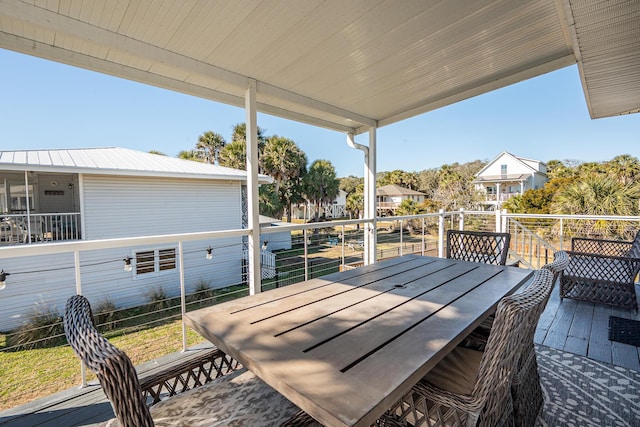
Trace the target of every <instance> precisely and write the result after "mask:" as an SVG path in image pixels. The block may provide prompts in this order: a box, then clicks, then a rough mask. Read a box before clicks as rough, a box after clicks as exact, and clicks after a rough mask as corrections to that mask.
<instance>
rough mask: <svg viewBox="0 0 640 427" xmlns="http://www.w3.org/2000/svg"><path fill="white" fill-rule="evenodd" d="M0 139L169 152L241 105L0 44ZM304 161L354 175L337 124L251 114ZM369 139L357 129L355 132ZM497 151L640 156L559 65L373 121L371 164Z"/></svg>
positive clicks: (629, 134)
mask: <svg viewBox="0 0 640 427" xmlns="http://www.w3.org/2000/svg"><path fill="white" fill-rule="evenodd" d="M0 93H1V94H2V97H1V101H0V150H15V149H36V148H72V147H105V146H119V147H127V148H132V149H137V150H141V151H148V150H152V149H153V150H159V151H162V152H163V153H166V154H167V155H170V156H175V155H176V154H177V153H178V152H179V151H181V150H188V149H192V148H193V147H194V145H195V143H196V141H197V139H198V136H199V135H201V134H202V133H203V132H205V131H208V130H213V131H214V132H218V133H220V134H222V135H223V136H224V137H225V138H226V139H227V140H229V139H230V135H231V129H232V127H233V126H234V125H235V124H237V123H241V122H243V121H244V119H245V116H244V110H243V109H240V108H236V107H231V106H227V105H224V104H220V103H215V102H212V101H208V100H203V99H199V98H195V97H192V96H188V95H183V94H180V93H176V92H171V91H167V90H164V89H159V88H156V87H152V86H147V85H143V84H139V83H135V82H130V81H127V80H122V79H118V78H115V77H111V76H107V75H103V74H99V73H95V72H91V71H87V70H83V69H79V68H74V67H69V66H66V65H63V64H58V63H55V62H51V61H46V60H42V59H38V58H35V57H30V56H27V55H22V54H18V53H14V52H10V51H7V50H3V49H0ZM258 125H259V126H260V127H261V128H263V129H265V131H266V132H265V133H266V135H274V134H277V135H280V136H284V137H288V138H291V139H293V140H294V141H295V142H296V143H297V144H298V145H299V146H300V148H302V150H303V151H304V152H305V153H306V154H307V157H308V158H309V162H312V161H313V160H316V159H327V160H329V161H331V163H333V165H334V166H335V167H336V171H337V173H338V176H347V175H357V176H362V170H363V167H362V163H363V158H362V153H361V152H360V151H357V150H353V149H351V148H349V147H347V145H346V142H345V140H346V137H345V135H344V134H342V133H339V132H334V131H329V130H326V129H321V128H316V127H314V126H310V125H305V124H301V123H297V122H293V121H289V120H284V119H280V118H277V117H272V116H268V115H263V114H260V115H258ZM356 141H357V142H361V143H363V144H367V143H368V136H367V135H366V134H364V135H360V136H358V137H357V138H356ZM501 151H509V152H511V153H513V154H515V155H518V156H522V157H527V158H532V159H539V160H542V161H548V160H552V159H558V160H564V159H572V160H581V161H603V160H610V159H611V158H613V157H614V156H616V155H619V154H631V155H634V156H636V157H638V156H639V155H640V114H632V115H628V116H621V117H612V118H606V119H597V120H592V119H591V118H590V117H589V113H588V111H587V107H586V101H585V99H584V95H583V92H582V87H581V83H580V79H579V76H578V70H577V67H575V66H572V67H568V68H565V69H562V70H559V71H556V72H553V73H549V74H546V75H543V76H540V77H537V78H534V79H530V80H528V81H525V82H521V83H519V84H516V85H512V86H509V87H507V88H504V89H501V90H497V91H494V92H491V93H488V94H485V95H482V96H479V97H476V98H472V99H469V100H466V101H463V102H459V103H457V104H454V105H451V106H448V107H444V108H441V109H439V110H436V111H432V112H429V113H426V114H423V115H420V116H417V117H414V118H412V119H409V120H405V121H403V122H400V123H396V124H393V125H390V126H386V127H383V128H380V129H379V130H378V171H390V170H394V169H402V170H405V171H420V170H423V169H429V168H434V167H439V166H441V165H443V164H445V163H454V162H459V163H464V162H468V161H473V160H476V159H484V160H490V159H492V158H493V157H495V156H496V155H498V154H499V153H500V152H501Z"/></svg>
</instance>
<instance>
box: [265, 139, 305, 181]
mask: <svg viewBox="0 0 640 427" xmlns="http://www.w3.org/2000/svg"><path fill="white" fill-rule="evenodd" d="M262 167H263V171H264V173H266V174H267V175H269V176H271V177H272V178H273V179H274V180H275V181H276V192H279V191H280V184H281V183H282V182H283V181H285V180H287V179H289V178H295V177H297V176H300V175H301V174H302V173H303V172H304V170H305V169H306V167H307V156H306V155H305V154H304V152H303V151H302V150H300V148H299V147H298V146H297V145H296V143H295V142H293V141H292V140H290V139H288V138H282V137H279V136H277V135H274V136H272V137H271V138H269V139H268V140H267V143H266V144H265V147H264V151H263V152H262Z"/></svg>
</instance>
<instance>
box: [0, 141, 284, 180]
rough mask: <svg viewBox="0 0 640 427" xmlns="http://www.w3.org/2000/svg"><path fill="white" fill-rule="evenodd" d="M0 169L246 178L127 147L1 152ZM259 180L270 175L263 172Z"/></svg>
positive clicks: (233, 171) (241, 173)
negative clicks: (264, 174)
mask: <svg viewBox="0 0 640 427" xmlns="http://www.w3.org/2000/svg"><path fill="white" fill-rule="evenodd" d="M0 170H5V171H6V170H11V171H25V170H28V171H33V172H56V173H58V172H65V173H84V174H93V175H96V174H98V175H125V176H147V177H171V178H190V179H217V180H235V181H238V180H240V181H245V180H246V179H247V173H246V172H245V171H242V170H238V169H232V168H227V167H224V166H217V165H212V164H208V163H201V162H196V161H192V160H183V159H178V158H175V157H168V156H162V155H159V154H151V153H145V152H142V151H136V150H130V149H128V148H119V147H111V148H73V149H53V150H17V151H0ZM259 178H260V181H262V182H271V178H269V177H267V176H263V175H260V176H259Z"/></svg>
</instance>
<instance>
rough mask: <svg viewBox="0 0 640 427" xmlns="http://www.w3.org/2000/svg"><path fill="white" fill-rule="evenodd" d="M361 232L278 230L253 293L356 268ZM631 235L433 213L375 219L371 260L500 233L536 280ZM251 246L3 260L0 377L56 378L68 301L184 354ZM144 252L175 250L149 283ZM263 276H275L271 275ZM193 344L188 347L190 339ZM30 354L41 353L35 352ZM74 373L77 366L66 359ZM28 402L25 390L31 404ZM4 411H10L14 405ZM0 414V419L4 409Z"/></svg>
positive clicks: (104, 324) (174, 239) (161, 256)
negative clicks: (28, 372) (464, 236)
mask: <svg viewBox="0 0 640 427" xmlns="http://www.w3.org/2000/svg"><path fill="white" fill-rule="evenodd" d="M70 215H76V214H70ZM73 219H74V221H76V223H77V222H78V220H79V217H77V216H73ZM365 223H366V221H360V220H345V221H327V222H320V223H310V224H299V225H294V224H292V225H286V226H283V227H275V228H277V229H278V230H281V229H283V230H287V232H288V233H290V236H287V238H288V239H290V241H291V248H290V249H281V250H278V251H275V254H271V255H269V254H265V257H266V258H265V257H263V259H262V262H263V264H271V262H272V260H275V267H273V268H275V272H276V273H277V274H275V275H273V277H270V276H271V275H270V274H267V275H263V279H262V290H263V291H266V290H269V289H272V288H275V287H280V286H287V285H288V284H291V283H295V282H299V281H302V280H308V279H312V278H316V277H321V276H324V275H327V274H330V273H333V272H337V271H340V270H344V269H349V268H354V267H357V266H360V265H363V264H364V263H365V259H364V246H365V241H366V240H367V239H366V238H365V227H364V224H365ZM639 228H640V218H638V217H602V216H599V217H588V216H567V215H517V214H506V213H505V212H500V211H497V212H485V211H455V212H438V213H432V214H423V215H414V216H402V217H386V218H377V220H376V241H377V245H376V248H375V253H376V259H378V260H382V259H386V258H391V257H397V256H402V255H405V254H409V253H415V254H421V255H431V256H444V253H445V249H446V247H445V246H446V242H445V237H444V236H445V235H446V230H448V229H467V230H480V231H482V230H484V231H494V230H497V231H508V232H510V233H511V234H512V239H511V248H510V252H511V259H512V260H518V261H520V265H521V267H524V268H531V267H533V268H538V267H539V266H541V265H543V264H545V263H546V262H548V261H549V260H551V259H552V258H553V252H554V251H555V250H559V249H568V248H569V245H570V240H571V238H572V237H574V236H598V237H609V238H625V239H628V238H630V237H632V234H633V232H634V231H635V230H637V229H639ZM45 229H46V227H45ZM72 229H73V228H72ZM261 232H263V233H264V234H269V233H270V235H271V237H270V238H271V239H272V240H271V241H270V243H276V242H274V241H273V238H274V234H273V233H274V227H269V228H265V229H262V230H261ZM248 234H249V231H248V230H223V231H212V232H203V233H186V234H174V235H162V236H147V237H136V238H126V239H109V240H88V241H82V240H78V241H67V242H56V241H53V242H47V241H45V242H44V243H43V244H37V245H24V244H22V245H17V244H16V245H12V246H11V247H4V248H0V270H2V271H4V272H5V273H9V275H5V277H4V279H5V280H4V282H5V283H4V289H2V288H3V286H2V285H0V301H2V305H3V310H2V313H0V331H2V332H0V366H10V365H11V360H16V357H18V358H20V359H22V358H24V357H29V355H30V353H31V352H34V351H35V352H39V353H37V360H38V363H39V364H40V365H41V369H44V370H50V371H51V372H57V371H59V370H60V366H62V365H64V364H68V363H69V358H70V357H71V356H70V355H69V354H70V353H68V352H67V353H63V355H58V356H56V357H58V358H56V357H54V356H51V357H49V356H45V354H47V353H46V352H47V351H49V350H50V349H55V347H56V346H60V345H63V344H64V337H63V332H62V330H61V328H60V313H61V312H62V310H63V306H64V302H65V301H66V299H67V298H68V297H69V296H71V295H73V294H75V293H81V294H83V295H85V296H87V297H88V298H89V299H90V301H91V302H92V305H93V307H94V311H95V314H96V316H97V321H98V323H99V326H100V328H103V330H112V331H116V332H114V335H123V334H128V333H143V332H141V331H144V330H155V328H167V325H169V324H173V323H175V324H176V325H177V327H176V328H169V329H162V331H163V332H162V333H163V335H162V340H161V347H162V348H161V350H162V351H165V352H166V353H170V352H175V351H177V350H179V349H181V348H186V347H187V335H188V333H187V329H186V327H185V326H184V324H181V318H182V316H183V314H184V313H185V312H187V311H189V310H193V309H197V308H200V307H203V306H206V305H211V304H215V303H217V302H219V301H224V300H226V299H229V298H235V297H238V296H242V295H247V294H248V293H249V287H248V284H247V282H246V278H247V277H248V276H247V274H246V269H245V266H243V263H242V258H243V256H242V254H243V250H245V249H246V248H245V246H246V236H247V235H248ZM72 235H73V233H72ZM278 235H283V236H286V235H287V233H285V234H282V233H278ZM261 240H262V239H261ZM151 247H160V248H175V251H174V252H171V251H169V252H166V251H165V252H163V251H160V252H159V253H158V254H156V256H157V257H158V260H157V265H156V271H154V272H153V273H152V274H149V275H148V276H149V277H148V278H147V275H145V274H142V273H141V274H136V269H137V264H136V260H135V257H131V258H133V259H132V260H131V259H130V262H131V263H132V266H131V268H130V269H129V271H125V267H127V265H126V261H124V260H126V259H127V254H134V255H135V253H136V251H137V250H138V249H136V248H145V249H144V250H143V252H145V253H146V254H149V253H153V251H151V252H149V250H148V248H151ZM209 248H211V256H209V251H208V249H209ZM47 257H50V258H47ZM264 267H266V268H267V269H271V268H272V266H271V265H269V266H268V267H267V265H264ZM144 268H150V267H148V266H146V267H144ZM131 270H133V271H131ZM145 271H146V270H145ZM145 271H143V272H145ZM132 278H133V280H132ZM32 320H34V321H32ZM198 338H199V337H197V336H196V337H195V338H194V337H193V336H192V338H191V339H198ZM146 344H148V343H146ZM38 347H41V348H40V349H39V350H32V349H35V348H38ZM42 347H44V348H42ZM137 353H141V354H143V356H144V357H143V358H141V359H139V360H135V361H134V362H135V363H142V362H144V361H147V360H150V359H153V358H156V357H158V356H160V354H157V353H153V352H150V351H148V350H146V347H145V351H143V352H139V351H138V352H137ZM34 354H35V353H34ZM52 354H60V353H55V352H53V353H52ZM4 359H6V360H4ZM45 360H46V362H45ZM71 361H72V363H75V364H76V366H79V365H77V361H75V359H73V358H71ZM43 365H44V366H43ZM0 375H3V377H2V378H0V382H2V383H3V384H5V383H6V384H7V388H11V386H12V383H15V382H20V381H21V379H20V378H13V377H10V376H9V374H7V375H8V377H7V378H4V375H5V374H4V373H3V374H0ZM77 375H78V377H77V379H73V381H77V382H84V381H86V378H84V377H80V369H78V370H77ZM52 378H54V376H52ZM80 378H82V379H80ZM60 386H62V387H64V388H68V387H69V383H68V382H67V383H66V385H65V382H64V381H58V378H56V380H55V381H51V382H50V383H47V384H46V385H45V386H42V387H43V388H42V390H40V395H47V394H51V393H53V392H55V391H58V389H57V388H56V387H60ZM33 392H34V390H32V389H31V388H30V389H29V393H33ZM35 393H36V394H37V393H38V390H35ZM3 400H6V399H3ZM3 405H9V406H12V400H11V397H10V398H9V399H8V400H6V403H4V404H3ZM3 405H0V409H6V408H7V406H3Z"/></svg>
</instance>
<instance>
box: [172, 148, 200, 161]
mask: <svg viewBox="0 0 640 427" xmlns="http://www.w3.org/2000/svg"><path fill="white" fill-rule="evenodd" d="M178 158H179V159H184V160H194V161H196V162H201V161H202V158H201V157H200V156H199V155H198V153H197V152H196V150H182V151H180V152H179V153H178Z"/></svg>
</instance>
